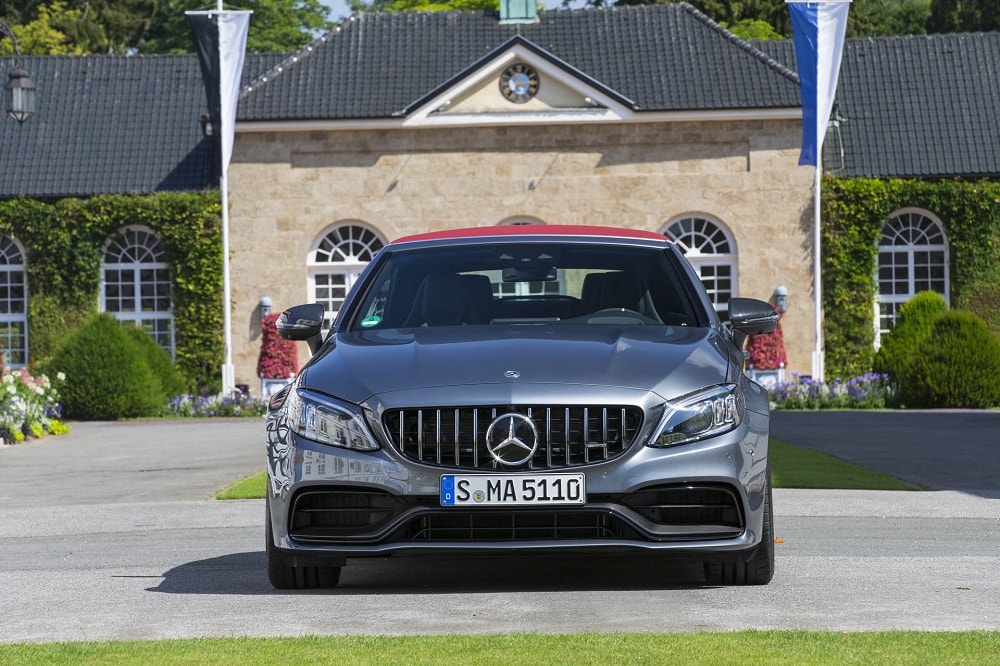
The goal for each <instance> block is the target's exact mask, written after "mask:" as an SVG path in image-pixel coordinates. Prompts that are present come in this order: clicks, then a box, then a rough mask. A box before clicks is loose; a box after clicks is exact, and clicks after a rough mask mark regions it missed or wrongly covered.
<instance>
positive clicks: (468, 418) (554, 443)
mask: <svg viewBox="0 0 1000 666" xmlns="http://www.w3.org/2000/svg"><path fill="white" fill-rule="evenodd" d="M508 412H516V413H518V414H522V415H524V416H526V417H528V418H529V419H531V421H532V422H533V423H534V424H535V429H536V431H537V432H538V437H539V441H538V442H537V446H536V449H535V454H534V456H533V457H531V458H529V459H528V460H527V461H525V462H524V463H523V464H522V465H520V466H514V467H500V466H499V464H498V463H496V461H495V460H494V459H493V457H492V456H491V455H490V453H489V451H488V449H487V441H486V433H487V431H488V429H489V427H490V424H491V423H493V421H494V420H495V419H496V418H497V417H498V416H500V415H502V414H506V413H508ZM642 421H643V413H642V410H641V409H640V408H639V407H635V406H628V405H623V406H618V405H615V406H609V405H569V406H566V405H520V406H511V405H503V406H494V405H483V406H478V407H476V406H472V407H453V406H449V407H424V408H419V407H415V408H406V409H393V410H387V411H386V412H385V414H384V415H383V422H382V425H383V431H384V433H385V434H386V436H387V437H388V439H389V440H390V441H391V442H392V445H393V446H394V447H395V449H396V450H397V451H398V452H399V453H400V454H401V455H403V456H404V457H405V458H408V459H410V460H414V461H417V462H421V463H425V464H432V465H438V466H441V467H447V468H454V469H483V470H492V469H497V468H500V469H506V470H511V471H513V470H516V469H533V470H545V469H561V468H566V467H579V466H583V465H591V464H596V463H600V462H604V461H605V460H610V459H612V458H615V457H616V456H619V455H621V454H622V453H624V452H625V451H626V450H628V448H629V446H631V445H632V443H633V441H634V440H635V438H636V436H637V435H638V433H639V430H640V429H641V427H642Z"/></svg>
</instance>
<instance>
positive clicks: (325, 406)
mask: <svg viewBox="0 0 1000 666" xmlns="http://www.w3.org/2000/svg"><path fill="white" fill-rule="evenodd" d="M286 406H287V408H288V425H289V427H291V429H292V431H294V432H295V433H296V434H297V435H299V436H300V437H305V438H306V439H311V440H312V441H314V442H319V443H320V444H329V445H330V446H342V447H344V448H345V449H354V450H356V451H374V450H375V449H377V448H379V446H378V443H377V442H375V440H373V439H372V437H371V435H370V434H368V429H367V428H366V427H365V424H364V421H363V420H362V418H361V415H360V414H358V412H357V411H356V410H355V409H352V408H351V406H350V405H349V404H347V403H341V402H338V401H336V400H333V399H332V398H327V397H326V396H320V395H317V394H315V393H312V392H311V391H306V390H304V389H292V390H291V391H289V393H288V398H287V401H286Z"/></svg>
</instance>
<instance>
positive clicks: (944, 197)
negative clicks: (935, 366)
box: [821, 177, 1000, 378]
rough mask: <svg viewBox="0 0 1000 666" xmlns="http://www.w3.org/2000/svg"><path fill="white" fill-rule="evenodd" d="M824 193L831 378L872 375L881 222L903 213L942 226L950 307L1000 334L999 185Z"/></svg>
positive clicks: (846, 186)
mask: <svg viewBox="0 0 1000 666" xmlns="http://www.w3.org/2000/svg"><path fill="white" fill-rule="evenodd" d="M822 195H823V201H822V204H821V205H822V212H821V214H822V232H821V233H822V239H821V240H822V243H823V250H822V256H823V308H824V336H825V347H826V368H827V372H826V374H827V376H828V377H831V378H832V377H841V378H848V377H855V376H858V375H862V374H865V373H867V372H869V371H870V370H871V367H872V359H873V357H874V348H873V345H874V342H875V330H874V319H873V318H874V312H875V297H876V294H877V293H878V284H877V282H876V267H877V260H878V244H879V240H880V238H881V232H882V224H883V222H884V221H885V220H886V218H888V217H889V216H890V215H891V214H892V213H894V212H895V211H897V210H899V209H901V208H907V207H915V208H922V209H924V210H926V211H928V212H929V213H932V214H933V215H935V216H937V217H938V218H939V219H940V220H941V222H942V224H943V225H944V230H945V235H946V237H947V241H948V247H949V270H950V278H951V281H950V289H951V293H950V294H949V297H950V300H951V307H952V308H955V309H960V310H968V311H970V312H973V313H975V314H976V315H977V316H979V317H980V318H981V319H983V320H985V321H986V323H987V325H988V326H989V328H990V330H991V331H993V332H994V333H995V334H998V335H1000V183H997V182H994V181H975V182H964V181H921V180H870V179H850V180H845V179H839V178H835V177H826V178H824V181H823V192H822Z"/></svg>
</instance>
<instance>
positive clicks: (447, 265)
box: [350, 242, 705, 331]
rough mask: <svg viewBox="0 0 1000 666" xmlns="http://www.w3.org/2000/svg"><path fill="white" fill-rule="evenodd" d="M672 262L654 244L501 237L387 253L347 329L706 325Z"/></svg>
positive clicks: (687, 283) (683, 276)
mask: <svg viewBox="0 0 1000 666" xmlns="http://www.w3.org/2000/svg"><path fill="white" fill-rule="evenodd" d="M691 290H692V285H691V283H690V280H689V278H688V276H687V274H686V273H685V272H684V271H683V270H682V268H681V267H680V266H679V265H678V264H677V260H676V258H673V257H671V256H670V255H669V254H668V253H667V252H666V251H664V250H663V249H659V248H648V247H647V248H644V247H631V246H624V245H622V246H619V245H598V244H584V243H578V244H569V243H567V244H560V243H539V242H525V243H503V244H491V245H483V244H479V245H466V246H446V247H438V248H428V249H422V250H410V251H401V252H395V253H392V254H390V255H389V256H388V258H387V260H386V261H385V262H384V263H383V264H382V266H381V267H380V270H379V271H378V273H377V274H376V275H374V276H373V278H372V280H371V287H370V288H369V289H367V292H366V296H365V299H364V301H363V302H362V304H361V307H360V309H359V310H358V311H357V314H356V316H355V317H354V319H353V323H352V324H351V326H350V328H351V330H354V331H364V330H371V329H380V328H413V327H421V326H462V325H466V326H491V325H505V324H550V323H551V324H555V323H577V324H619V325H620V324H643V325H650V324H651V325H671V326H699V325H705V323H704V320H705V316H704V313H703V312H701V310H700V309H699V306H698V305H697V304H696V302H695V300H694V296H693V293H692V291H691Z"/></svg>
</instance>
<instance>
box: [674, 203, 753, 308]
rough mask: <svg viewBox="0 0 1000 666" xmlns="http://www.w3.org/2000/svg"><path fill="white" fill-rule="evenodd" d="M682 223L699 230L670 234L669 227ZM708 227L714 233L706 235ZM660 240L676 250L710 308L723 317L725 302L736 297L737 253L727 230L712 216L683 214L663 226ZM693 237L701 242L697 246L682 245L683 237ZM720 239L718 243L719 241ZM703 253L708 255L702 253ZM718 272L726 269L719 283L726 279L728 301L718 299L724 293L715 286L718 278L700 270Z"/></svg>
mask: <svg viewBox="0 0 1000 666" xmlns="http://www.w3.org/2000/svg"><path fill="white" fill-rule="evenodd" d="M684 223H691V224H692V225H695V224H699V223H700V224H701V227H702V229H699V230H695V229H691V230H682V233H680V234H677V233H674V229H673V227H674V226H675V225H681V224H684ZM706 225H711V226H712V227H714V233H711V234H708V233H705V232H704V231H703V228H704V226H706ZM660 233H662V234H663V235H664V236H666V237H667V238H669V239H670V240H671V241H673V242H674V244H675V245H676V246H677V249H678V250H680V252H681V254H683V255H684V258H685V259H687V260H688V262H690V264H691V266H692V267H693V268H694V270H695V272H696V273H697V274H698V279H699V280H701V283H702V285H704V287H705V291H707V292H708V298H709V300H710V301H711V302H712V306H713V307H714V308H715V311H716V312H718V313H725V312H726V311H728V309H729V299H731V298H736V297H738V296H739V280H738V277H739V250H738V248H737V244H736V237H735V236H734V235H733V232H732V231H731V230H730V229H729V227H728V226H727V225H726V224H725V223H723V222H722V221H721V220H719V219H718V218H716V217H714V216H712V215H706V214H704V213H683V214H681V215H677V216H675V217H672V218H671V219H670V220H669V221H668V222H667V223H666V224H664V225H663V228H662V230H661V231H660ZM695 233H697V234H698V235H700V237H701V238H702V239H703V240H702V241H701V242H699V243H698V244H697V246H691V245H689V244H688V242H686V239H685V238H684V236H689V235H691V234H695ZM720 236H721V240H720V239H719V237H720ZM723 244H725V245H726V246H727V247H725V248H724V249H725V250H726V251H725V252H720V251H715V250H717V249H718V248H719V247H720V246H723ZM706 249H708V250H710V251H706ZM709 268H710V269H713V270H715V269H718V268H727V269H729V272H730V274H729V275H728V276H725V277H724V278H723V279H726V278H728V280H729V289H728V297H727V298H726V299H725V300H720V299H719V297H718V296H719V294H720V293H725V291H724V290H721V289H719V288H718V287H717V282H718V281H719V277H718V276H717V275H716V276H706V275H705V271H704V270H703V269H709Z"/></svg>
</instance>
